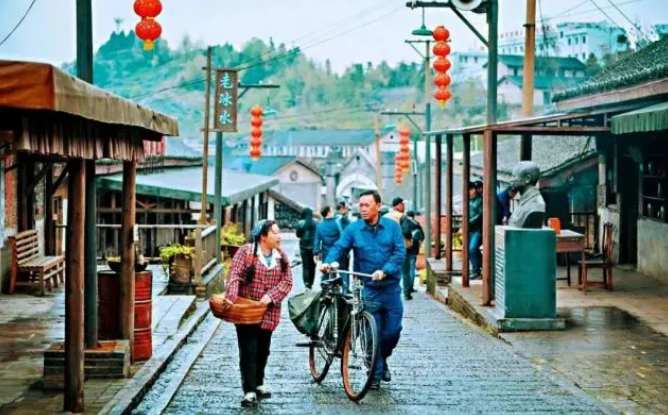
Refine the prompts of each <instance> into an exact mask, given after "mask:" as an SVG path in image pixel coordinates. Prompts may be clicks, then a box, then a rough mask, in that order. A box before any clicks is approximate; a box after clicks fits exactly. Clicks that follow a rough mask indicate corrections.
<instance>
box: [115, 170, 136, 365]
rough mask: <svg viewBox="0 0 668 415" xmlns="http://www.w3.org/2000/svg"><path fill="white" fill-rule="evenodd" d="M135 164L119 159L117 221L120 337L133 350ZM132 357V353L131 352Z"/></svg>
mask: <svg viewBox="0 0 668 415" xmlns="http://www.w3.org/2000/svg"><path fill="white" fill-rule="evenodd" d="M136 181H137V165H136V163H134V162H130V161H125V162H123V214H122V224H121V278H120V284H121V285H120V290H119V297H120V298H119V303H120V329H121V338H123V339H126V340H129V341H130V350H131V351H133V350H134V328H135V321H134V320H135V318H134V314H135V313H134V305H135V242H134V226H135V217H136V216H135V215H136V213H135V206H136V195H135V184H136ZM131 356H132V359H133V360H134V353H132V355H131Z"/></svg>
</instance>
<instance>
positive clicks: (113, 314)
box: [97, 270, 121, 340]
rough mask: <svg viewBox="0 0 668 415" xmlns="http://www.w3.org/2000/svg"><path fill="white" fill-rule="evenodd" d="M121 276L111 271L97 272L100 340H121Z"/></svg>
mask: <svg viewBox="0 0 668 415" xmlns="http://www.w3.org/2000/svg"><path fill="white" fill-rule="evenodd" d="M118 275H119V274H116V273H115V272H114V271H111V270H104V271H98V272H97V287H98V290H97V330H98V337H99V338H100V340H115V339H120V337H121V331H120V326H119V324H118V323H119V320H118V316H119V307H120V305H119V302H118V298H119V297H118V294H119V293H118V290H119V278H118Z"/></svg>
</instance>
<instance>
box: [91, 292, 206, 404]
mask: <svg viewBox="0 0 668 415" xmlns="http://www.w3.org/2000/svg"><path fill="white" fill-rule="evenodd" d="M209 312H210V309H209V302H208V301H205V302H201V303H199V304H198V306H197V310H196V311H195V313H194V314H193V315H192V317H191V318H190V319H189V320H188V321H187V322H186V324H185V325H184V326H183V327H181V328H180V329H179V331H178V332H176V334H175V335H174V337H172V338H171V339H170V340H168V341H167V342H166V343H165V344H163V345H162V346H161V347H160V349H158V350H157V352H156V353H155V354H154V355H153V357H152V358H151V359H150V360H149V361H148V362H146V363H144V366H142V368H141V369H140V370H139V372H137V373H136V374H135V375H134V376H133V377H132V378H131V379H130V380H129V381H128V382H127V383H126V384H125V386H123V388H122V389H121V390H120V391H118V393H117V394H116V395H115V396H114V397H113V398H112V399H111V401H109V402H108V403H107V404H106V405H105V406H104V408H102V410H101V411H100V412H98V415H130V414H131V412H132V410H133V409H134V407H135V406H136V405H137V404H138V403H139V402H140V401H141V399H142V398H143V397H144V394H145V393H146V392H147V391H148V390H149V389H150V388H151V386H152V385H153V383H154V382H155V381H156V380H157V379H158V377H159V376H160V374H161V373H162V372H163V371H164V370H165V368H167V365H168V364H169V362H170V361H171V360H172V358H173V357H174V355H175V354H176V352H177V351H178V350H179V349H180V348H181V346H183V344H184V343H185V342H186V340H187V338H188V336H190V335H191V334H192V333H193V332H194V331H195V329H196V328H197V327H198V326H199V325H200V323H202V321H204V319H205V318H206V316H207V315H208V314H209Z"/></svg>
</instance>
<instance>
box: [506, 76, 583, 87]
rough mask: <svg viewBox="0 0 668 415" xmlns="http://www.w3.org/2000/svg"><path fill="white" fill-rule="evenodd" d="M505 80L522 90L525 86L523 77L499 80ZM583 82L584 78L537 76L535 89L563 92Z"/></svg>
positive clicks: (507, 77) (509, 77) (508, 77)
mask: <svg viewBox="0 0 668 415" xmlns="http://www.w3.org/2000/svg"><path fill="white" fill-rule="evenodd" d="M505 79H507V80H509V81H510V82H512V83H514V84H515V85H517V86H519V87H520V88H522V86H523V84H524V77H523V76H521V75H506V76H504V77H503V78H501V79H499V83H501V82H502V81H503V80H505ZM583 81H584V79H583V78H564V77H548V76H537V77H535V78H534V88H536V89H541V90H562V89H566V88H570V87H572V86H573V85H578V84H580V83H582V82H583Z"/></svg>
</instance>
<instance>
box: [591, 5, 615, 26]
mask: <svg viewBox="0 0 668 415" xmlns="http://www.w3.org/2000/svg"><path fill="white" fill-rule="evenodd" d="M589 1H590V2H591V4H593V5H594V6H596V8H597V9H598V10H599V11H600V12H601V13H603V15H604V16H605V17H606V18H607V19H608V20H610V22H611V23H612V24H614V25H615V26H617V27H619V28H621V26H620V25H618V24H617V22H615V21H614V20H613V19H612V17H610V15H609V14H608V13H606V12H605V11H603V9H602V8H601V7H600V6H599V5H598V4H597V3H596V2H595V1H594V0H589Z"/></svg>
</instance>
